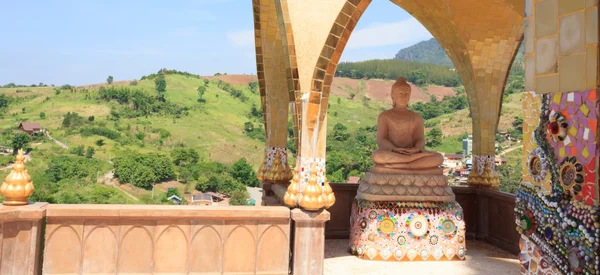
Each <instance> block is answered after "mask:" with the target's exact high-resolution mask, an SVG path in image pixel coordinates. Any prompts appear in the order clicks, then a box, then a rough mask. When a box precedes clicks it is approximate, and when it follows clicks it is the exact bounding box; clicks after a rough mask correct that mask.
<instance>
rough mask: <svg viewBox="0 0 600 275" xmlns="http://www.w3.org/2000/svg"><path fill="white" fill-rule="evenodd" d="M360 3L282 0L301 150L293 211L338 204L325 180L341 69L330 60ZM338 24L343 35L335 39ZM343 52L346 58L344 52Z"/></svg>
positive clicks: (290, 197)
mask: <svg viewBox="0 0 600 275" xmlns="http://www.w3.org/2000/svg"><path fill="white" fill-rule="evenodd" d="M357 2H361V1H354V0H353V1H346V0H332V1H320V0H306V1H288V0H277V1H276V3H277V7H278V11H279V14H280V26H282V28H281V29H280V30H281V31H282V34H281V36H282V37H283V40H284V45H286V47H284V50H285V51H287V53H288V57H289V58H288V60H286V62H287V64H286V70H287V72H288V73H287V77H288V87H289V96H290V97H289V100H290V106H291V107H290V108H291V110H292V112H293V113H292V118H293V122H294V130H295V131H294V132H295V137H296V139H297V140H296V146H297V152H298V154H297V157H298V158H297V161H296V166H297V167H296V171H297V172H295V175H294V177H293V179H292V181H291V183H290V185H289V187H288V190H287V192H286V194H285V195H284V202H285V203H286V205H288V206H290V207H296V206H299V207H301V208H303V209H306V210H315V211H316V210H319V209H323V208H329V207H330V206H331V205H333V203H334V202H335V196H334V194H333V192H332V190H331V187H330V186H329V183H328V182H327V179H326V177H325V175H326V172H325V146H326V137H327V106H328V102H329V88H330V86H331V80H333V75H334V74H335V67H336V65H335V64H333V65H332V64H330V62H329V58H327V59H326V58H324V56H329V55H331V54H333V53H334V52H335V49H336V46H337V45H338V43H339V44H342V43H343V44H344V45H345V42H341V40H342V38H340V35H341V31H344V30H345V27H344V26H345V25H346V23H348V21H349V20H350V16H351V15H352V14H353V13H354V11H355V10H357V6H356V3H357ZM353 3H354V4H353ZM348 13H350V15H348ZM340 14H341V15H340ZM355 22H356V21H355ZM340 24H342V25H340ZM336 25H337V26H339V29H337V31H336V35H337V36H335V37H332V36H331V32H332V26H336ZM338 31H339V32H338ZM349 33H350V32H348V34H347V35H346V38H345V39H346V40H345V41H347V38H348V37H349ZM337 54H338V57H339V56H341V50H338V51H337ZM336 64H337V63H336Z"/></svg>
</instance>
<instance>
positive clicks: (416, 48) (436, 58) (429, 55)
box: [394, 38, 454, 67]
mask: <svg viewBox="0 0 600 275" xmlns="http://www.w3.org/2000/svg"><path fill="white" fill-rule="evenodd" d="M394 59H398V60H409V61H415V62H421V63H429V64H436V65H442V66H448V67H454V65H453V64H452V61H450V58H449V57H448V55H447V54H446V52H445V51H444V49H442V47H441V46H440V44H439V43H438V42H437V41H436V40H435V38H431V39H429V40H425V41H421V42H419V43H417V44H414V45H412V46H410V47H407V48H404V49H402V50H400V51H398V53H397V54H396V56H395V57H394Z"/></svg>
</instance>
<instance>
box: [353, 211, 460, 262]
mask: <svg viewBox="0 0 600 275" xmlns="http://www.w3.org/2000/svg"><path fill="white" fill-rule="evenodd" d="M350 232H352V234H351V236H350V249H351V251H352V253H353V254H356V255H358V256H359V257H361V258H365V259H371V260H387V261H405V260H408V261H413V260H452V259H454V258H456V257H457V258H459V259H464V257H465V253H466V241H465V232H466V231H465V221H464V219H463V211H462V208H461V207H460V205H459V204H458V203H456V202H450V203H438V202H387V201H378V202H373V201H366V200H359V199H356V200H355V201H354V203H353V205H352V209H351V220H350Z"/></svg>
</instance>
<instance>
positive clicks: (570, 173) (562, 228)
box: [515, 90, 600, 274]
mask: <svg viewBox="0 0 600 275" xmlns="http://www.w3.org/2000/svg"><path fill="white" fill-rule="evenodd" d="M538 102H539V104H538ZM524 110H525V121H524V127H523V133H524V142H525V144H524V146H525V147H524V151H523V157H524V159H526V160H525V162H524V164H525V165H524V166H523V170H524V171H523V173H524V177H523V183H522V184H521V186H520V189H519V191H518V194H517V206H516V209H515V214H516V219H515V222H516V224H517V231H519V233H521V234H522V237H523V238H524V240H523V241H522V243H521V251H522V253H521V255H520V259H521V262H522V271H523V273H524V274H565V273H569V272H574V273H575V274H580V273H586V274H598V273H599V272H600V269H599V266H598V262H600V256H599V255H598V253H599V251H598V249H597V248H598V246H599V237H600V223H599V222H598V220H599V213H600V212H599V209H598V208H597V205H598V195H597V192H598V185H597V183H596V182H597V177H596V172H595V171H596V170H597V169H598V168H597V167H598V161H597V158H598V156H599V151H598V146H597V144H598V143H597V142H598V129H597V126H598V114H599V113H600V112H599V111H598V99H597V92H596V90H590V91H583V92H571V93H554V94H546V95H543V96H542V95H539V94H538V95H534V94H533V93H527V94H526V96H525V102H524ZM536 115H537V116H538V118H537V119H536V118H535V116H536ZM563 118H564V119H563ZM569 167H570V170H569ZM531 183H533V184H531ZM572 183H575V185H572ZM579 188H580V189H579Z"/></svg>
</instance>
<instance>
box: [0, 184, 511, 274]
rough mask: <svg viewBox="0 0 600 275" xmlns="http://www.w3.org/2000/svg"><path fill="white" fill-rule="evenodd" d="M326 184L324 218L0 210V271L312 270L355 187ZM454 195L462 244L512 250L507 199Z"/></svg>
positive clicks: (181, 210)
mask: <svg viewBox="0 0 600 275" xmlns="http://www.w3.org/2000/svg"><path fill="white" fill-rule="evenodd" d="M331 186H332V188H333V190H334V192H335V194H336V198H337V202H336V203H335V204H334V205H333V207H331V208H330V209H329V212H330V213H327V212H322V213H315V212H303V211H300V210H298V209H295V210H290V209H289V208H286V207H281V206H272V207H267V206H264V207H211V206H166V205H64V204H62V205H61V204H56V205H53V204H46V203H35V204H29V205H27V206H16V207H8V206H0V232H1V233H0V253H1V254H0V274H19V275H20V274H150V273H153V274H288V273H289V271H290V270H293V273H294V274H314V271H315V270H318V269H313V267H315V266H321V268H322V265H323V260H324V257H325V255H324V242H323V237H319V236H325V237H326V238H330V239H335V238H337V239H346V238H348V237H349V234H350V229H349V220H350V206H351V204H352V201H353V200H354V197H355V196H356V190H357V187H358V184H348V183H333V184H331ZM453 189H454V192H455V194H456V199H457V201H458V202H459V203H460V204H461V206H462V207H463V211H464V218H465V221H466V227H467V237H468V238H467V239H477V240H482V241H485V242H488V243H490V244H492V245H494V246H497V247H499V248H502V249H504V250H507V251H509V252H511V253H514V254H516V253H517V252H518V251H519V248H518V240H519V235H518V233H517V232H516V230H515V228H514V227H515V225H514V213H513V211H514V210H513V209H514V196H513V195H511V194H507V193H502V192H498V191H494V190H489V189H480V188H474V187H455V188H453ZM329 216H330V217H329ZM328 219H329V222H327V223H326V226H325V228H323V224H324V223H325V221H327V220H328ZM292 221H294V222H293V223H292ZM290 252H292V253H290ZM317 273H318V272H317Z"/></svg>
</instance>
